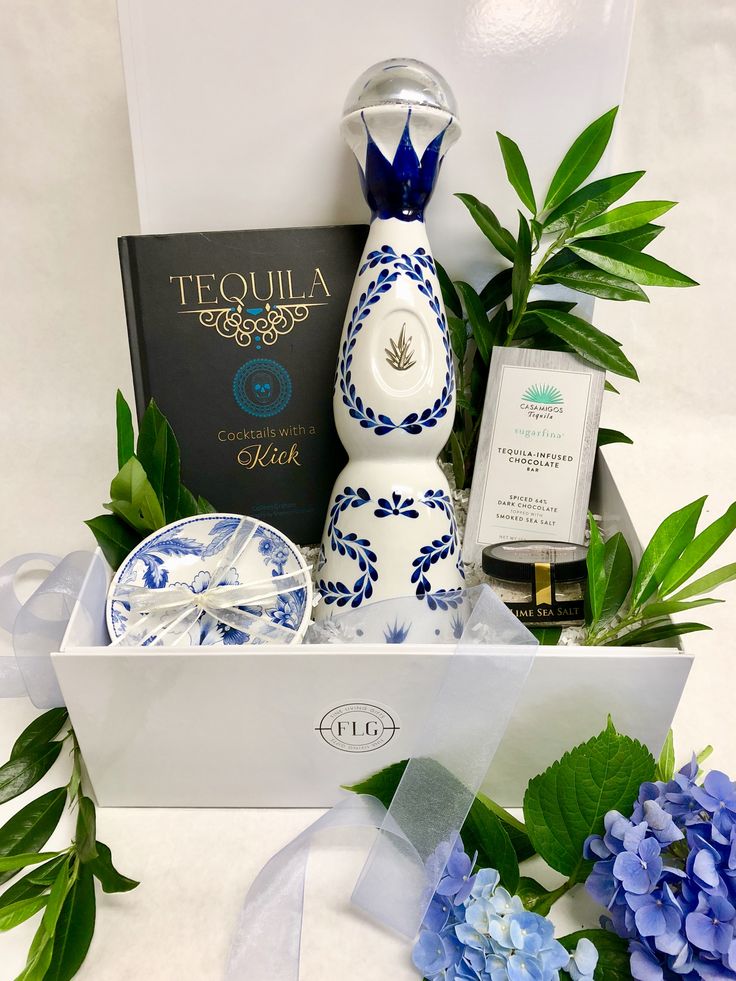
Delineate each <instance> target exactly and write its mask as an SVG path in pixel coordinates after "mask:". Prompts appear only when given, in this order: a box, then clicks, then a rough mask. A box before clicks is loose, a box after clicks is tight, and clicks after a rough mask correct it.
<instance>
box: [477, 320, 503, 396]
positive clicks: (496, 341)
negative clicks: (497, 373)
mask: <svg viewBox="0 0 736 981" xmlns="http://www.w3.org/2000/svg"><path fill="white" fill-rule="evenodd" d="M510 323H511V314H510V313H509V311H508V310H507V309H506V304H505V303H502V304H501V306H500V307H499V308H498V310H496V312H495V313H494V314H493V316H492V317H491V320H490V332H491V347H494V346H495V345H498V346H499V347H503V345H504V344H505V343H506V337H507V331H508V326H509V324H510ZM487 378H488V375H487V374H486V379H487ZM479 408H481V409H482V406H480V407H479Z"/></svg>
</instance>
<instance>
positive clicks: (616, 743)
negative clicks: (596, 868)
mask: <svg viewBox="0 0 736 981" xmlns="http://www.w3.org/2000/svg"><path fill="white" fill-rule="evenodd" d="M668 745H669V750H668ZM670 751H671V738H670V740H669V741H668V743H666V744H665V749H663V751H662V757H660V762H659V764H655V761H654V757H653V756H652V754H651V753H650V752H649V750H648V749H647V748H646V746H643V745H642V744H641V743H640V742H638V741H637V740H635V739H631V738H630V737H629V736H625V735H622V734H621V733H618V732H617V731H616V729H615V727H614V725H613V722H612V721H611V720H610V719H609V720H608V725H607V726H606V728H605V729H604V730H603V732H601V733H600V734H599V735H598V736H596V737H595V738H593V739H590V740H588V742H586V743H583V744H582V745H580V746H576V747H575V748H574V749H572V750H570V752H569V753H565V755H564V756H563V757H562V758H561V759H560V760H558V761H557V762H556V763H553V764H552V766H550V767H548V768H547V769H546V770H545V771H544V772H543V773H540V774H539V775H538V776H536V777H534V778H533V779H532V780H531V781H530V782H529V784H528V786H527V789H526V793H525V794H524V821H523V822H521V821H519V820H517V819H516V818H515V817H514V816H513V815H511V814H510V813H509V812H508V811H507V810H505V809H504V808H503V807H501V806H500V805H498V804H496V803H495V802H494V801H492V800H490V799H489V798H488V797H486V796H485V795H483V794H479V795H478V796H477V797H476V798H475V800H474V802H473V805H472V807H471V809H470V812H469V814H468V817H467V819H466V821H465V823H464V825H463V827H462V831H461V835H462V839H463V844H464V846H465V849H466V851H467V852H468V854H471V855H472V854H473V853H474V852H476V851H477V853H478V858H477V865H476V869H478V868H495V869H497V870H498V873H499V876H500V880H501V884H502V885H503V886H504V887H505V888H506V889H508V890H509V892H511V893H512V894H515V895H518V896H519V897H520V898H521V900H522V902H523V903H524V906H525V907H526V908H527V909H529V910H532V911H533V912H535V913H539V914H540V915H542V916H546V915H547V914H548V913H549V912H550V909H551V908H552V906H553V904H554V903H555V902H556V901H557V900H558V899H560V898H561V897H562V896H564V895H565V894H566V893H568V892H569V891H570V890H571V889H573V888H575V887H576V886H578V885H579V884H580V883H581V882H583V881H584V880H585V878H586V877H587V875H588V873H589V872H590V869H591V868H592V863H591V862H588V861H587V860H586V859H585V858H584V856H583V845H584V844H585V840H586V838H587V837H588V836H589V835H591V834H602V833H603V831H604V825H603V819H604V817H605V815H606V813H607V812H608V811H610V810H617V811H621V812H622V813H624V814H628V813H630V812H631V809H632V806H633V804H634V802H635V800H636V798H637V795H638V792H639V786H640V784H642V783H644V782H645V781H648V780H654V779H655V777H657V774H659V773H661V772H663V771H665V772H670V769H669V768H670V767H671V770H672V772H673V771H674V755H673V752H672V757H671V759H670ZM415 764H416V765H421V766H423V767H424V768H425V769H426V771H427V772H426V774H425V777H426V778H427V779H431V781H432V783H431V784H430V785H431V786H432V787H433V789H436V787H437V786H438V783H441V784H444V786H443V787H442V792H443V793H444V792H446V791H451V789H452V784H453V782H455V783H457V781H456V778H455V777H453V776H452V775H451V774H449V773H448V772H447V771H446V770H444V768H443V767H441V766H440V765H439V764H438V763H436V762H434V761H432V760H421V761H417V760H415V761H414V762H413V765H415ZM405 768H406V761H403V762H401V763H396V764H394V765H393V766H390V767H387V768H386V769H385V770H381V772H380V773H377V774H374V775H373V776H372V777H369V778H368V779H367V780H364V781H362V782H360V783H358V784H355V785H354V786H352V787H347V788H346V789H348V790H352V791H353V792H354V793H359V794H371V795H373V796H374V797H377V798H378V799H379V800H380V801H381V802H382V803H383V804H384V805H385V806H386V807H388V806H389V805H390V803H391V800H392V799H393V796H394V794H395V792H396V788H397V787H398V784H399V781H400V779H401V777H402V775H403V772H404V769H405ZM663 779H668V777H667V778H665V777H663ZM438 798H439V795H438ZM534 855H539V856H540V857H541V858H542V859H544V861H545V862H546V863H547V865H549V866H550V867H551V868H552V869H554V870H555V871H556V872H558V873H560V874H561V875H562V876H563V877H564V881H563V882H562V883H561V884H560V885H559V886H557V887H555V888H553V889H546V888H545V887H544V886H543V885H541V883H539V882H538V881H537V880H536V879H534V878H531V877H529V876H525V875H522V865H523V863H524V862H526V861H527V860H528V859H530V858H531V857H532V856H534ZM583 936H585V937H588V938H589V939H590V940H592V942H593V943H594V944H595V945H596V947H597V948H598V953H599V962H598V967H597V969H596V974H595V978H596V981H614V979H623V978H629V977H630V976H631V975H630V970H629V959H628V954H627V943H626V941H624V940H621V939H620V938H619V937H617V936H615V934H612V933H609V932H608V931H606V930H599V929H594V930H584V931H578V932H576V933H574V934H570V935H568V936H566V937H561V938H560V943H562V944H563V946H565V947H566V948H567V949H568V950H573V949H574V947H575V946H576V944H577V942H578V940H579V939H580V938H581V937H583Z"/></svg>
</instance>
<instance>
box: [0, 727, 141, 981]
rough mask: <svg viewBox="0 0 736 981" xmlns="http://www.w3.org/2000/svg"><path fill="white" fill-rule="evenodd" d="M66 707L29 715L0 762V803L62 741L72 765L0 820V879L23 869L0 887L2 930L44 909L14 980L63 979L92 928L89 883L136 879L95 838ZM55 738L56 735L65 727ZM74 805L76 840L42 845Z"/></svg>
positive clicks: (36, 776)
mask: <svg viewBox="0 0 736 981" xmlns="http://www.w3.org/2000/svg"><path fill="white" fill-rule="evenodd" d="M68 722H69V720H68V715H67V711H66V709H64V708H57V709H51V711H49V712H46V713H45V714H44V715H41V716H39V718H37V719H35V720H34V721H33V722H32V723H31V724H30V725H29V726H28V727H27V728H26V729H25V730H24V731H23V732H22V733H21V735H20V736H19V737H18V739H17V740H16V742H15V745H14V746H13V749H12V751H11V753H10V759H9V760H8V762H7V763H5V765H4V766H2V767H0V803H5V802H6V801H9V800H12V799H13V798H15V797H18V796H19V795H20V794H23V793H25V792H26V791H27V790H30V788H31V787H33V786H35V784H37V783H38V781H39V780H40V779H41V778H42V777H43V776H44V775H45V774H46V773H47V772H48V771H49V770H50V769H51V767H52V766H53V764H54V763H55V762H56V760H57V759H58V757H59V755H60V754H61V751H62V748H63V747H64V746H65V745H66V746H68V748H69V752H70V754H71V757H72V773H71V777H70V779H69V783H68V784H67V785H66V786H64V787H57V788H56V789H55V790H50V791H48V793H45V794H43V795H42V796H41V797H39V798H37V799H36V800H33V801H31V802H30V803H29V804H26V805H25V806H24V807H23V808H21V810H20V811H18V812H17V813H16V814H14V815H13V816H12V817H11V818H10V819H9V820H8V821H7V822H6V823H5V824H4V825H3V826H2V827H1V828H0V884H2V883H5V882H8V881H10V880H11V879H13V878H15V876H16V875H17V874H18V873H19V872H21V871H22V870H24V869H30V871H27V872H26V873H25V875H23V877H22V878H20V879H18V880H17V881H16V882H14V883H13V884H12V885H10V886H9V887H8V888H7V889H6V890H5V891H4V892H3V893H2V894H0V931H5V930H11V929H12V928H13V927H16V926H18V925H19V924H21V923H24V922H25V921H26V920H29V919H30V918H31V917H33V916H36V915H37V914H39V913H42V916H41V920H40V923H39V926H38V929H37V930H36V934H35V936H34V938H33V941H32V943H31V946H30V949H29V951H28V959H27V961H26V966H25V968H24V969H23V971H21V973H20V974H19V975H18V977H17V978H16V981H41V979H44V981H68V979H70V978H72V977H73V976H74V975H75V974H76V973H77V971H78V970H79V968H80V966H81V964H82V963H83V961H84V959H85V957H86V956H87V951H88V950H89V945H90V943H91V941H92V935H93V933H94V929H95V912H96V901H95V885H94V880H95V879H97V880H98V881H99V883H100V885H101V886H102V889H103V891H104V892H108V893H111V892H128V891H130V890H131V889H135V887H136V886H137V885H138V883H137V882H136V881H135V880H134V879H129V878H127V877H126V876H124V875H121V874H120V873H119V872H118V871H117V869H116V868H115V867H114V865H113V863H112V855H111V853H110V849H109V848H108V846H107V845H105V844H104V843H103V842H101V841H98V840H97V832H96V815H95V806H94V803H93V802H92V800H91V799H90V798H89V797H87V796H85V794H84V792H83V790H82V760H81V755H80V752H79V745H78V743H77V740H76V736H75V735H74V732H73V730H72V729H71V727H69V728H66V727H67V726H68ZM65 729H66V731H64V732H63V735H61V738H57V736H59V734H60V733H62V730H65ZM67 805H68V807H69V809H70V810H71V811H74V810H76V815H77V817H76V827H75V833H74V840H73V841H72V842H71V844H70V845H69V846H68V847H67V848H65V849H63V850H60V851H44V850H43V849H44V846H45V845H46V843H47V841H48V840H49V838H50V837H51V835H52V834H53V833H54V831H55V830H56V827H57V825H58V824H59V821H60V820H61V816H62V814H63V813H64V811H65V809H66V807H67Z"/></svg>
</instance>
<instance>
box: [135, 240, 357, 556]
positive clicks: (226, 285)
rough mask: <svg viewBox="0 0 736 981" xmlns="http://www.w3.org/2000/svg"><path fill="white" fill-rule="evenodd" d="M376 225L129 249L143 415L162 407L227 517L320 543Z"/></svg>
mask: <svg viewBox="0 0 736 981" xmlns="http://www.w3.org/2000/svg"><path fill="white" fill-rule="evenodd" d="M366 234H367V228H366V226H364V225H336V226H331V227H323V228H285V229H263V230H251V231H220V232H206V233H205V232H201V233H183V234H171V235H132V236H126V237H124V238H121V239H120V240H119V249H120V263H121V269H122V276H123V288H124V294H125V309H126V317H127V321H128V335H129V339H130V351H131V361H132V366H133V382H134V386H135V394H136V405H137V410H138V414H139V416H140V415H141V414H142V413H143V411H144V409H145V407H146V405H147V404H148V401H149V400H150V399H151V398H154V399H155V400H156V402H157V404H158V406H159V407H160V409H161V411H162V412H163V413H164V414H165V415H166V416H167V417H168V419H169V421H170V423H171V425H172V426H173V428H174V432H175V433H176V435H177V437H178V440H179V444H180V447H181V459H182V479H183V481H184V483H185V484H186V485H187V486H188V487H190V488H191V489H192V490H194V491H196V492H197V493H198V494H202V495H203V496H204V497H206V498H207V499H208V500H209V501H211V502H212V504H213V505H214V506H215V507H216V508H217V510H218V511H232V512H236V513H238V514H248V515H252V516H254V517H257V518H261V519H262V520H264V521H267V522H269V523H270V524H273V525H275V526H276V527H277V528H279V529H280V530H281V531H283V532H284V533H285V534H286V535H288V536H289V537H290V538H291V539H293V540H294V541H295V542H297V543H298V544H303V545H306V544H311V543H315V542H318V541H319V539H320V537H321V534H322V526H323V523H324V516H325V511H326V508H327V503H328V497H329V494H330V491H331V490H332V484H333V481H334V479H335V477H336V476H337V473H338V471H339V469H340V468H341V466H342V465H343V463H344V453H343V450H342V447H341V445H340V442H339V440H338V438H337V434H336V432H335V427H334V422H333V417H332V390H333V383H334V375H335V362H336V359H337V350H338V344H339V340H340V334H341V331H342V325H343V320H344V317H345V310H346V307H347V303H348V299H349V296H350V290H351V288H352V285H353V280H354V278H355V272H356V269H357V266H358V262H359V260H360V256H361V252H362V250H363V246H364V244H365V239H366Z"/></svg>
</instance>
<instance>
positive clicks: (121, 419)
mask: <svg viewBox="0 0 736 981" xmlns="http://www.w3.org/2000/svg"><path fill="white" fill-rule="evenodd" d="M115 415H116V429H117V437H118V470H120V469H121V468H122V467H123V466H125V464H126V463H127V462H128V460H129V459H130V458H131V457H132V456H133V447H134V445H135V434H134V433H133V416H132V414H131V411H130V406H129V405H128V403H127V402H126V401H125V397H124V395H123V393H122V392H121V391H120V389H118V391H117V394H116V396H115Z"/></svg>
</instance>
